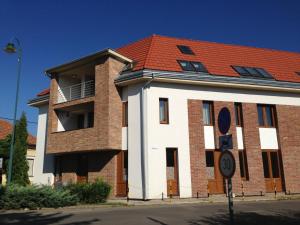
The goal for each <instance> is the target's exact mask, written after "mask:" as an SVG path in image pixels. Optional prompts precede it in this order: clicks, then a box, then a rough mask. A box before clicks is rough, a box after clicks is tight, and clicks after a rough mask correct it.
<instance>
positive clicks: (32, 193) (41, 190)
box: [0, 184, 79, 209]
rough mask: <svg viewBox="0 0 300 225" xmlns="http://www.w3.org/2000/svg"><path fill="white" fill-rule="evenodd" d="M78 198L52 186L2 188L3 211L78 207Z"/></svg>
mask: <svg viewBox="0 0 300 225" xmlns="http://www.w3.org/2000/svg"><path fill="white" fill-rule="evenodd" d="M78 201H79V199H78V197H77V196H76V195H74V194H71V193H70V191H68V190H64V189H53V188H52V187H50V186H34V185H33V186H31V185H28V186H19V185H15V184H12V185H9V186H7V187H1V191H0V208H1V209H23V208H29V209H38V208H44V207H49V208H58V207H63V206H71V205H76V204H77V202H78Z"/></svg>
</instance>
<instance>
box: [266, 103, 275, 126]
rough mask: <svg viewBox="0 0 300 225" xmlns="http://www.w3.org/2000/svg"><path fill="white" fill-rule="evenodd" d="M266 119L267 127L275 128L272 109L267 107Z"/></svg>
mask: <svg viewBox="0 0 300 225" xmlns="http://www.w3.org/2000/svg"><path fill="white" fill-rule="evenodd" d="M266 117H267V118H266V119H267V121H266V122H267V125H268V126H269V127H273V126H274V123H273V116H272V107H271V106H269V105H267V106H266Z"/></svg>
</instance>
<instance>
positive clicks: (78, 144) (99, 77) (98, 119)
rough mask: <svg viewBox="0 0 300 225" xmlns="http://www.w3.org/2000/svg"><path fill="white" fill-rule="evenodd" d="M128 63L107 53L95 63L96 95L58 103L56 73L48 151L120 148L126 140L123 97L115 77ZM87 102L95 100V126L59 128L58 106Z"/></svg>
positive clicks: (49, 121)
mask: <svg viewBox="0 0 300 225" xmlns="http://www.w3.org/2000/svg"><path fill="white" fill-rule="evenodd" d="M123 66H124V64H123V63H121V62H119V61H118V60H116V59H114V58H112V57H105V58H103V59H101V60H100V61H98V62H97V65H95V96H94V97H90V98H83V99H78V100H74V101H70V102H65V103H60V104H55V100H56V98H57V87H58V84H57V77H56V76H55V75H53V76H52V80H51V88H50V101H49V117H48V124H49V126H48V133H47V139H48V141H47V152H48V153H66V152H76V151H77V152H82V151H93V150H100V149H102V150H108V149H111V150H118V149H121V143H122V133H121V132H122V129H121V128H122V101H121V96H120V94H119V90H118V89H117V87H116V86H115V84H114V79H115V78H116V77H117V76H118V75H119V73H120V71H121V70H122V68H123ZM83 103H94V127H93V128H88V129H80V130H73V131H66V132H55V131H57V120H58V119H57V115H56V112H55V109H56V110H59V109H63V108H65V107H71V106H74V105H80V104H83Z"/></svg>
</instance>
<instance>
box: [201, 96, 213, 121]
mask: <svg viewBox="0 0 300 225" xmlns="http://www.w3.org/2000/svg"><path fill="white" fill-rule="evenodd" d="M213 124H214V121H213V104H212V102H207V101H204V102H203V125H213Z"/></svg>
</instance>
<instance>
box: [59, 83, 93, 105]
mask: <svg viewBox="0 0 300 225" xmlns="http://www.w3.org/2000/svg"><path fill="white" fill-rule="evenodd" d="M94 95H95V81H94V80H89V81H86V82H81V83H77V84H73V85H70V86H66V87H59V88H58V94H57V101H56V102H55V103H56V104H58V103H63V102H69V101H73V100H77V99H82V98H87V97H92V96H94Z"/></svg>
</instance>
